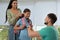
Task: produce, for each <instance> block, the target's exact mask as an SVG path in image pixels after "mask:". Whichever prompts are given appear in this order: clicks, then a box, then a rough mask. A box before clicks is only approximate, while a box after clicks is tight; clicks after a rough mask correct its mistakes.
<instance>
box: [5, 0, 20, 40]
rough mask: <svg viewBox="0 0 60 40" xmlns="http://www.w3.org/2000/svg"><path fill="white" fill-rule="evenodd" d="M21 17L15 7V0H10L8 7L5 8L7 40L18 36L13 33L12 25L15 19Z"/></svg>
mask: <svg viewBox="0 0 60 40" xmlns="http://www.w3.org/2000/svg"><path fill="white" fill-rule="evenodd" d="M20 17H21V10H19V9H18V8H17V0H10V3H9V5H8V8H7V10H6V22H7V21H8V23H9V24H10V25H9V26H10V27H9V40H17V39H18V37H17V36H15V35H14V30H13V27H14V25H15V23H16V22H17V20H18V19H19V18H20Z"/></svg>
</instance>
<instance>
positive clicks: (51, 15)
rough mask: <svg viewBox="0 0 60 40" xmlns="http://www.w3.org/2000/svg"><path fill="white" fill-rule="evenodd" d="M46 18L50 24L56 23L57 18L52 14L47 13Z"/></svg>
mask: <svg viewBox="0 0 60 40" xmlns="http://www.w3.org/2000/svg"><path fill="white" fill-rule="evenodd" d="M47 16H48V17H49V18H50V19H51V23H52V24H54V23H55V22H56V21H57V16H56V15H55V14H54V13H49V14H48V15H47Z"/></svg>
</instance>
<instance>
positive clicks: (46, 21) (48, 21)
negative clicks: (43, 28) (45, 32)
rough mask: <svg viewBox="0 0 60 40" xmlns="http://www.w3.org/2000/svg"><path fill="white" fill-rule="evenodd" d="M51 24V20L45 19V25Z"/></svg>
mask: <svg viewBox="0 0 60 40" xmlns="http://www.w3.org/2000/svg"><path fill="white" fill-rule="evenodd" d="M50 22H51V19H50V18H49V17H48V16H47V17H46V18H45V24H46V25H47V24H48V23H50Z"/></svg>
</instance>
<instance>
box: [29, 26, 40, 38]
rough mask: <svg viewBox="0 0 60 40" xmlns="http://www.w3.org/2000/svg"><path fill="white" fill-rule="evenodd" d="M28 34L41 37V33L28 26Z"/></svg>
mask: <svg viewBox="0 0 60 40" xmlns="http://www.w3.org/2000/svg"><path fill="white" fill-rule="evenodd" d="M28 35H29V37H40V35H39V33H38V32H37V31H33V30H31V27H29V28H28Z"/></svg>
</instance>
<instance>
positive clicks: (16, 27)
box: [14, 25, 25, 30]
mask: <svg viewBox="0 0 60 40" xmlns="http://www.w3.org/2000/svg"><path fill="white" fill-rule="evenodd" d="M24 28H25V25H22V26H18V25H15V26H14V29H15V30H22V29H24Z"/></svg>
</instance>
